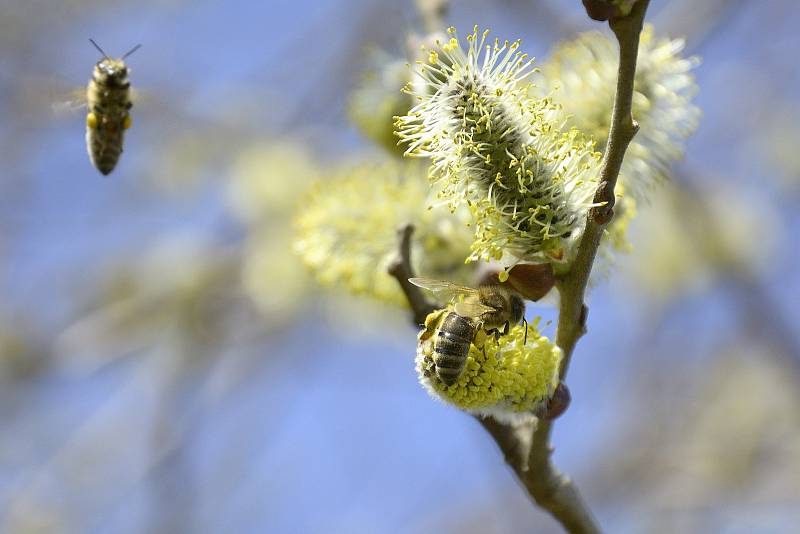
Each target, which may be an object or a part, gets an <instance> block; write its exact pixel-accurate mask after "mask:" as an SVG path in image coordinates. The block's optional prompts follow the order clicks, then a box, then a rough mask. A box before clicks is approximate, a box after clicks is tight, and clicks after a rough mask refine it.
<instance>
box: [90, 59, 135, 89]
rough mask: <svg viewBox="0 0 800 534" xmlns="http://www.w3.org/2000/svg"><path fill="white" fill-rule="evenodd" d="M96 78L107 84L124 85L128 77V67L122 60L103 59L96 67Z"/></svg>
mask: <svg viewBox="0 0 800 534" xmlns="http://www.w3.org/2000/svg"><path fill="white" fill-rule="evenodd" d="M94 71H95V77H98V78H100V79H101V80H103V81H106V82H112V83H113V82H117V83H119V84H122V83H123V82H124V81H125V79H126V78H127V77H128V67H127V65H125V62H124V61H122V60H121V59H111V58H109V57H107V58H103V59H101V60H100V61H98V62H97V64H96V65H95V66H94Z"/></svg>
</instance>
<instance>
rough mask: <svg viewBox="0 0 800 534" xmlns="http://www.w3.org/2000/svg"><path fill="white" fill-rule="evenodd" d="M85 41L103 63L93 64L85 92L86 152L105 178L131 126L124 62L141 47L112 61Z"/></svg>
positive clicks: (120, 150)
mask: <svg viewBox="0 0 800 534" xmlns="http://www.w3.org/2000/svg"><path fill="white" fill-rule="evenodd" d="M89 41H91V43H92V44H93V45H94V47H95V48H97V50H99V51H100V53H101V54H103V59H101V60H100V61H98V62H97V63H96V64H95V66H94V70H93V71H92V78H91V79H90V80H89V85H88V86H87V88H86V100H87V105H88V113H87V115H86V149H87V150H88V151H89V159H90V160H91V162H92V165H94V166H95V168H96V169H97V170H98V171H100V172H101V173H103V174H104V175H106V174H108V173H110V172H111V171H112V170H114V167H115V166H116V165H117V161H118V160H119V156H120V154H121V153H122V141H123V136H124V133H125V130H127V129H128V128H130V126H131V116H130V109H131V107H132V106H133V103H132V102H131V99H130V86H131V84H130V82H129V81H128V67H127V66H126V65H125V58H127V57H128V56H130V55H131V54H133V53H134V52H136V50H138V49H139V47H140V46H141V45H136V46H134V47H133V48H132V49H130V50H129V51H128V52H127V53H126V54H125V55H123V56H122V57H121V58H120V59H112V58H110V57H109V56H108V54H106V53H105V52H103V49H102V48H100V47H99V46H98V45H97V43H95V42H94V41H93V40H92V39H89Z"/></svg>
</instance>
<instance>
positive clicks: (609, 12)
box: [583, 0, 639, 21]
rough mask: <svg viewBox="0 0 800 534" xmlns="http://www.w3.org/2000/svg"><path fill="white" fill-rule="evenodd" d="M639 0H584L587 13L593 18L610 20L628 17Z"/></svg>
mask: <svg viewBox="0 0 800 534" xmlns="http://www.w3.org/2000/svg"><path fill="white" fill-rule="evenodd" d="M638 1H639V0H583V7H585V8H586V14H587V15H589V18H591V19H593V20H599V21H604V20H610V19H614V18H619V17H626V16H628V15H629V14H630V12H631V9H633V5H634V4H635V3H636V2H638Z"/></svg>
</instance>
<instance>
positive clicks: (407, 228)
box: [387, 224, 436, 325]
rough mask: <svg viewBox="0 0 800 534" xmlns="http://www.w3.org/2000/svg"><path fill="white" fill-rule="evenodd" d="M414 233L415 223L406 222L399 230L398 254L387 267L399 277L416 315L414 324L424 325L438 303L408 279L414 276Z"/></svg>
mask: <svg viewBox="0 0 800 534" xmlns="http://www.w3.org/2000/svg"><path fill="white" fill-rule="evenodd" d="M412 235H414V225H413V224H404V225H403V226H401V227H400V228H399V229H398V230H397V236H398V239H397V241H398V250H397V256H396V257H395V258H394V260H392V262H391V263H390V264H389V267H388V268H387V271H388V273H389V274H390V275H392V276H394V277H395V278H396V279H397V283H398V284H400V289H402V290H403V293H404V294H405V296H406V300H408V304H409V306H411V311H412V312H413V315H414V324H417V325H422V324H424V323H425V318H426V317H427V316H428V314H429V313H431V312H432V311H433V310H435V309H436V304H434V303H433V302H431V301H430V300H428V299H427V298H426V297H425V294H424V293H423V292H422V290H421V289H420V288H418V287H417V286H415V285H414V284H412V283H411V282H409V281H408V279H409V278H413V277H414V269H413V268H412V267H411V236H412Z"/></svg>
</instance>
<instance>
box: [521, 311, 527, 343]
mask: <svg viewBox="0 0 800 534" xmlns="http://www.w3.org/2000/svg"><path fill="white" fill-rule="evenodd" d="M522 322H523V323H525V339H524V340H523V341H522V345H523V346H525V345H527V344H528V320H527V319H526V318H525V316H524V315H523V316H522Z"/></svg>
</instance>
